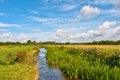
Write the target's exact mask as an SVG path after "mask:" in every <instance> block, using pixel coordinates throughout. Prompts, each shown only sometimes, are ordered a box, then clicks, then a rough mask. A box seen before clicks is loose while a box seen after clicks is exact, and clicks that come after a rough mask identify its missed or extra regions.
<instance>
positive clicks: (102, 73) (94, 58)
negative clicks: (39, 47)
mask: <svg viewBox="0 0 120 80" xmlns="http://www.w3.org/2000/svg"><path fill="white" fill-rule="evenodd" d="M45 47H46V49H47V56H46V58H47V61H48V64H49V65H53V66H57V67H59V68H60V69H61V70H62V72H63V73H64V74H65V76H67V77H68V78H69V79H71V80H120V46H119V45H63V46H61V45H54V46H50V45H48V46H45Z"/></svg>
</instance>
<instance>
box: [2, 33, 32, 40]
mask: <svg viewBox="0 0 120 80" xmlns="http://www.w3.org/2000/svg"><path fill="white" fill-rule="evenodd" d="M28 39H30V38H29V37H28V36H27V35H25V33H19V34H16V33H12V32H7V33H3V34H0V41H3V42H6V41H11V42H16V41H19V42H26V41H27V40H28Z"/></svg>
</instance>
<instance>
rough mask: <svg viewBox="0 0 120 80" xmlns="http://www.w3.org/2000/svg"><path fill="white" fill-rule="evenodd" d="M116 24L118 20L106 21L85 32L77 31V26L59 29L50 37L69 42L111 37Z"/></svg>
mask: <svg viewBox="0 0 120 80" xmlns="http://www.w3.org/2000/svg"><path fill="white" fill-rule="evenodd" d="M115 24H116V21H111V22H109V21H106V22H104V23H103V24H102V25H100V26H98V28H97V29H94V30H88V31H87V32H83V33H81V32H79V31H77V28H72V29H70V28H68V29H58V30H56V32H55V35H52V36H51V37H50V39H51V40H55V41H60V42H67V41H72V42H80V41H83V42H85V41H92V40H97V39H98V40H102V39H110V36H112V35H111V33H112V32H111V26H113V25H115ZM78 29H79V28H78ZM72 30H73V31H72ZM79 30H81V29H79ZM74 31H77V33H75V32H74ZM116 32H119V30H118V29H117V30H116Z"/></svg>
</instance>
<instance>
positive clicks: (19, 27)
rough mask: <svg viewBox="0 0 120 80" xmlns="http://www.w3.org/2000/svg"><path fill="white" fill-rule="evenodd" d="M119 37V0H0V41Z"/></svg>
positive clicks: (82, 40)
mask: <svg viewBox="0 0 120 80" xmlns="http://www.w3.org/2000/svg"><path fill="white" fill-rule="evenodd" d="M27 40H32V41H37V42H40V41H42V42H43V41H55V42H91V41H100V40H120V0H0V42H6V41H10V42H18V41H19V42H26V41H27Z"/></svg>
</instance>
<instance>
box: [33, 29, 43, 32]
mask: <svg viewBox="0 0 120 80" xmlns="http://www.w3.org/2000/svg"><path fill="white" fill-rule="evenodd" d="M32 31H33V32H41V30H40V29H32Z"/></svg>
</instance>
